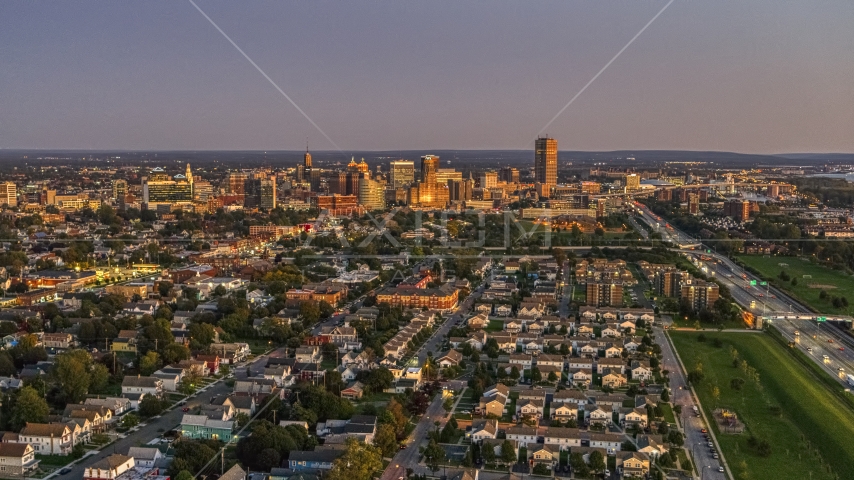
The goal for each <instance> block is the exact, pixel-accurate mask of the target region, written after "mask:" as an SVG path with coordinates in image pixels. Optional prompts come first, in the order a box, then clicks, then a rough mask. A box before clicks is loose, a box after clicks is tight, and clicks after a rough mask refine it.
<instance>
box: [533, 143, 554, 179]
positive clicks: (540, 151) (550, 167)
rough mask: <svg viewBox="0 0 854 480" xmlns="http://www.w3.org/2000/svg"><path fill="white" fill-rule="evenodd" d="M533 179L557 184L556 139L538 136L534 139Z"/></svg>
mask: <svg viewBox="0 0 854 480" xmlns="http://www.w3.org/2000/svg"><path fill="white" fill-rule="evenodd" d="M534 181H535V182H537V183H541V184H544V185H557V139H554V138H549V137H540V138H538V139H536V140H535V141H534Z"/></svg>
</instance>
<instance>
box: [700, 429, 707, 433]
mask: <svg viewBox="0 0 854 480" xmlns="http://www.w3.org/2000/svg"><path fill="white" fill-rule="evenodd" d="M706 432H708V430H706V429H705V428H701V429H700V433H706Z"/></svg>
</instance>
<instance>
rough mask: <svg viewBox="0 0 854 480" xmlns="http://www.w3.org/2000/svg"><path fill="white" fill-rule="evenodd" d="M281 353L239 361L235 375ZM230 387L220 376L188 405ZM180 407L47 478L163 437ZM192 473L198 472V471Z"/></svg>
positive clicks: (74, 472)
mask: <svg viewBox="0 0 854 480" xmlns="http://www.w3.org/2000/svg"><path fill="white" fill-rule="evenodd" d="M281 354H283V351H282V350H281V349H280V350H276V351H274V352H271V353H270V354H269V355H260V356H258V357H257V358H255V359H253V360H252V361H251V362H248V363H246V364H238V365H237V366H236V367H235V368H234V375H235V378H246V376H247V375H246V370H247V368H246V367H251V366H255V365H258V366H263V365H264V364H266V362H267V358H268V357H269V356H279V355H281ZM231 390H232V389H231V387H228V386H227V385H226V384H225V382H224V381H223V380H219V381H217V382H216V383H213V384H211V385H209V386H208V387H207V389H206V390H205V391H203V392H201V393H198V394H196V396H194V397H190V398H189V399H188V400H187V406H190V407H193V406H197V405H203V404H207V403H210V401H211V399H212V398H213V397H215V396H217V395H221V394H227V393H230V392H231ZM181 408H182V407H179V406H177V405H176V406H174V407H172V409H171V410H168V411H166V412H164V413H163V414H162V415H160V416H159V417H154V418H152V419H150V420H148V421H146V422H144V424H145V426H144V427H140V428H139V429H138V430H136V431H135V432H132V433H130V434H129V435H128V436H126V437H125V438H121V439H119V440H117V441H116V442H113V443H111V444H110V445H108V446H107V447H105V448H104V449H103V450H98V451H97V453H94V454H90V455H89V456H86V457H84V458H83V459H82V460H80V461H79V462H77V463H76V464H74V465H73V466H72V467H71V472H70V473H67V474H65V475H62V476H61V477H59V476H58V473H59V469H58V470H57V471H56V472H54V473H53V474H51V475H50V476H49V477H47V478H71V479H79V478H83V471H84V470H85V469H86V467H88V466H89V465H92V464H93V463H95V462H97V461H99V460H101V459H104V458H106V457H108V456H110V455H112V454H114V453H120V454H126V453H127V450H128V448H130V447H137V446H140V445H144V444H146V443H148V442H149V441H151V440H153V439H155V438H158V437H160V436H161V435H162V434H163V433H165V432H167V431H169V430H171V429H173V428H175V427H176V426H177V425H179V424H180V423H181V418H182V417H183V415H184V412H183V411H182V410H181ZM193 473H194V474H195V473H196V472H193Z"/></svg>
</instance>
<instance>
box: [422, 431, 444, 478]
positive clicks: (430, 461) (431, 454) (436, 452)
mask: <svg viewBox="0 0 854 480" xmlns="http://www.w3.org/2000/svg"><path fill="white" fill-rule="evenodd" d="M424 458H425V459H426V460H427V467H428V468H430V470H431V471H433V472H436V471H438V470H439V462H444V461H445V449H444V448H442V447H441V446H440V445H439V444H438V443H436V440H434V439H430V443H429V444H428V445H427V448H425V449H424Z"/></svg>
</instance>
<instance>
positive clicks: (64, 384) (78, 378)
mask: <svg viewBox="0 0 854 480" xmlns="http://www.w3.org/2000/svg"><path fill="white" fill-rule="evenodd" d="M91 362H92V357H91V356H90V355H89V352H87V351H86V350H69V351H67V352H65V353H61V354H59V355H57V356H56V365H55V367H54V377H55V378H56V380H57V383H58V384H59V388H60V391H61V392H62V396H63V397H64V399H65V401H66V402H67V403H80V402H82V401H83V399H84V398H86V394H87V393H88V392H89V384H90V383H91V381H92V379H91V377H90V376H89V366H90V364H91Z"/></svg>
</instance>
